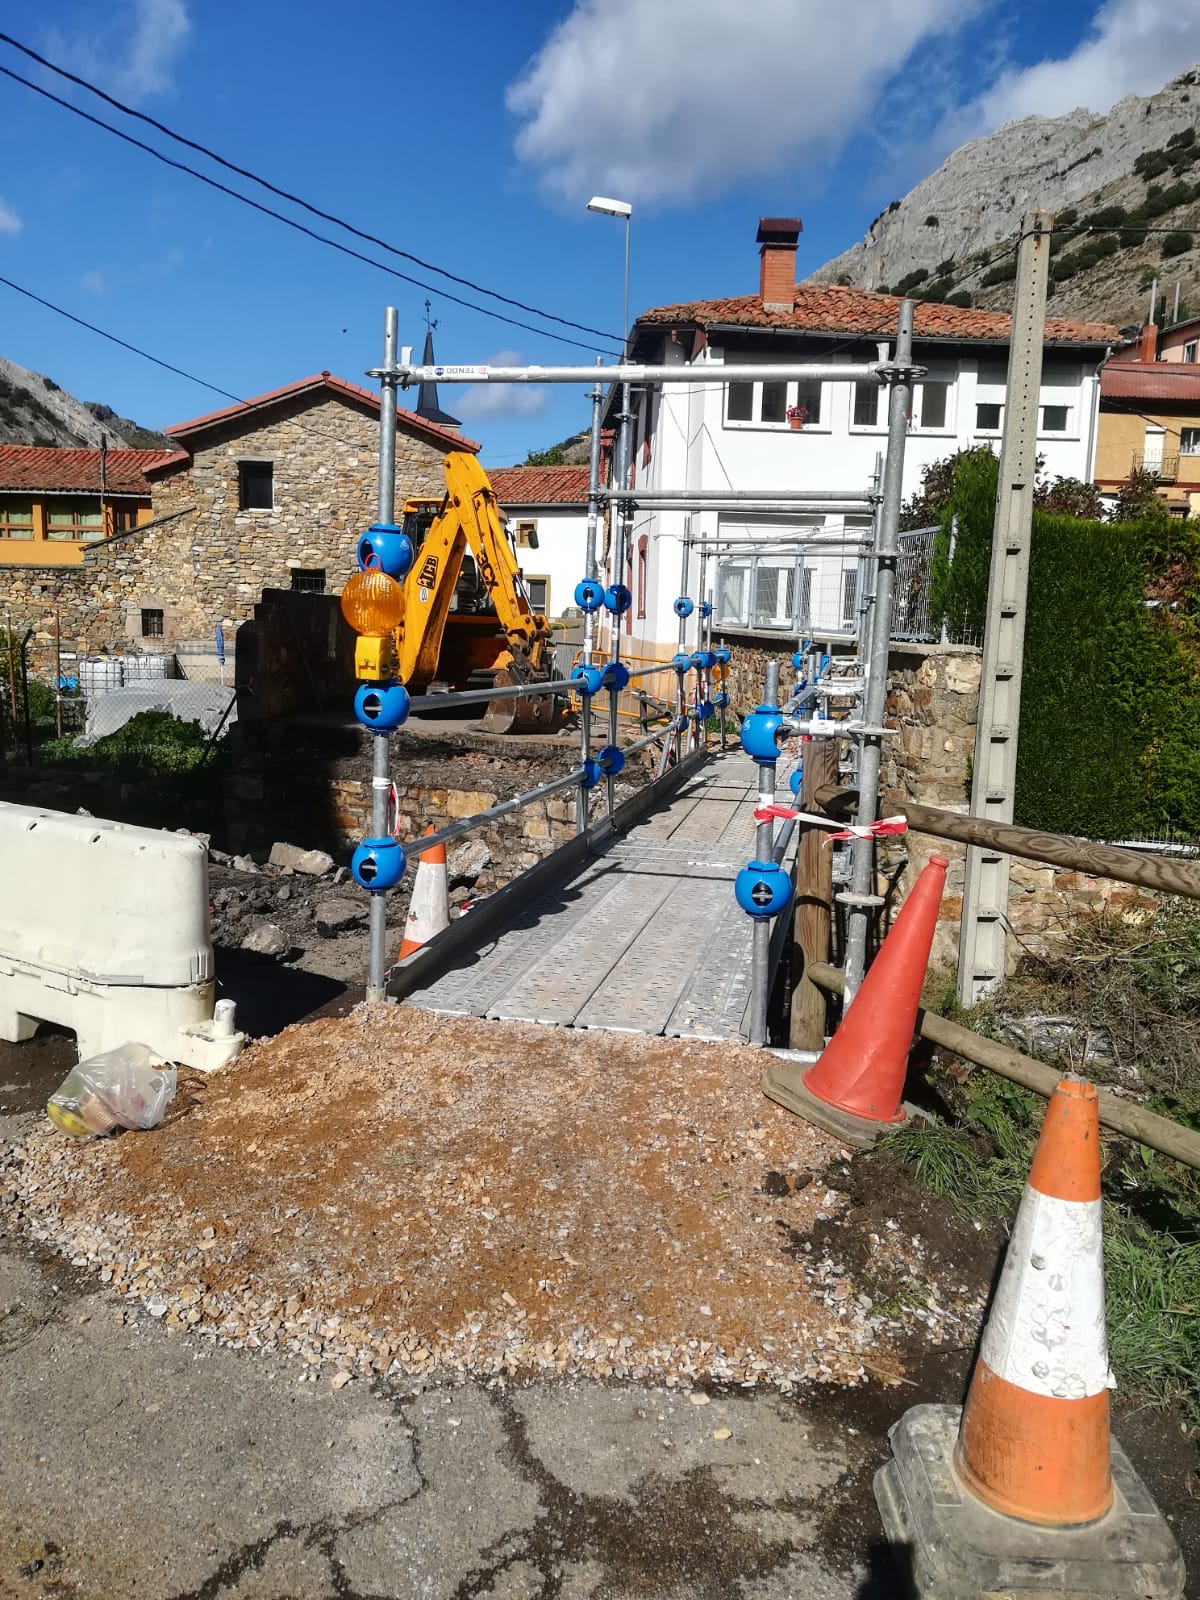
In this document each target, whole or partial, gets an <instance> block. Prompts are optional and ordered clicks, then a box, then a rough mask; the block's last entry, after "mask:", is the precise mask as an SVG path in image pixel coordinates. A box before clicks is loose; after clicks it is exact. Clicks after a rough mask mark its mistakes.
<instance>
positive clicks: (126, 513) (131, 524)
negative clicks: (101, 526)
mask: <svg viewBox="0 0 1200 1600" xmlns="http://www.w3.org/2000/svg"><path fill="white" fill-rule="evenodd" d="M112 519H113V532H114V533H128V532H129V530H130V529H131V528H136V527H137V525H138V508H137V507H136V506H122V505H116V506H114V507H113V514H112Z"/></svg>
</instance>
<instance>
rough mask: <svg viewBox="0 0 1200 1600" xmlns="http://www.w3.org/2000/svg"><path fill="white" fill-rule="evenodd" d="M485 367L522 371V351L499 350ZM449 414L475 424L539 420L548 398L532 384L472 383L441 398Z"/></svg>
mask: <svg viewBox="0 0 1200 1600" xmlns="http://www.w3.org/2000/svg"><path fill="white" fill-rule="evenodd" d="M480 365H481V366H484V367H519V366H520V365H521V352H520V351H519V350H497V351H496V353H495V355H491V356H488V357H487V358H486V359H485V360H484V361H482V362H481V363H480ZM441 398H442V405H443V406H444V408H445V409H446V410H447V411H452V412H454V413H455V414H456V415H458V414H460V413H461V415H462V416H464V417H469V418H471V419H472V420H478V419H480V418H487V417H536V416H537V415H538V414H539V413H540V412H542V411H545V409H546V407H547V405H548V404H549V397H548V396H547V394H546V390H545V388H544V387H542V386H541V385H540V384H539V385H534V384H529V383H495V384H492V383H472V384H468V385H467V387H466V388H465V389H459V388H458V387H457V385H456V386H455V387H454V388H452V389H449V390H448V391H447V393H446V394H443V395H442V397H441Z"/></svg>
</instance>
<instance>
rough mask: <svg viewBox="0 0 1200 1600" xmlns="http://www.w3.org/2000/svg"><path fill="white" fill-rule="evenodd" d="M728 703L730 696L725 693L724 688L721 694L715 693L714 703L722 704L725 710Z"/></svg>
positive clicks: (716, 704)
mask: <svg viewBox="0 0 1200 1600" xmlns="http://www.w3.org/2000/svg"><path fill="white" fill-rule="evenodd" d="M728 704H729V696H728V695H727V694H726V693H725V691H724V689H722V690H721V692H720V694H715V695H713V705H715V706H720V707H721V708H722V710H723V709H724V708H725V707H726V706H727V705H728Z"/></svg>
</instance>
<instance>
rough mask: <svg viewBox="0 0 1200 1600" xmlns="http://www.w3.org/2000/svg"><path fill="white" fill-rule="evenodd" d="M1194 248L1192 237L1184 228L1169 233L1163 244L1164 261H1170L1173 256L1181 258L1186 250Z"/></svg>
mask: <svg viewBox="0 0 1200 1600" xmlns="http://www.w3.org/2000/svg"><path fill="white" fill-rule="evenodd" d="M1191 248H1192V236H1191V234H1190V233H1187V232H1185V230H1184V229H1182V228H1176V229H1175V230H1174V232H1173V233H1169V234H1168V235H1167V236H1166V238H1165V239H1164V240H1163V242H1162V253H1163V259H1164V260H1169V259H1170V257H1171V256H1181V255H1183V253H1184V251H1185V250H1190V249H1191Z"/></svg>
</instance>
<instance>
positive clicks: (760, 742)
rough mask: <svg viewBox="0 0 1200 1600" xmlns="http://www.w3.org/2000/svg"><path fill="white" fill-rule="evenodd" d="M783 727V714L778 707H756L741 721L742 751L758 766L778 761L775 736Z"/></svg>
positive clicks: (777, 747)
mask: <svg viewBox="0 0 1200 1600" xmlns="http://www.w3.org/2000/svg"><path fill="white" fill-rule="evenodd" d="M782 726H783V714H782V713H781V711H780V710H779V707H778V706H756V707H755V709H754V710H753V711H752V712H751V713H750V715H749V716H748V717H745V718H743V720H742V749H743V750H744V751H745V752H746V754H747V755H748V756H750V757H751V759H752V760H754V761H757V762H758V764H759V765H760V766H764V765H767V766H769V765H770V764H771V763H772V762H775V761H778V760H779V746H778V745H777V744H776V742H775V735H776V734H777V733H778V732H779V729H780V728H781V727H782Z"/></svg>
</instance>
